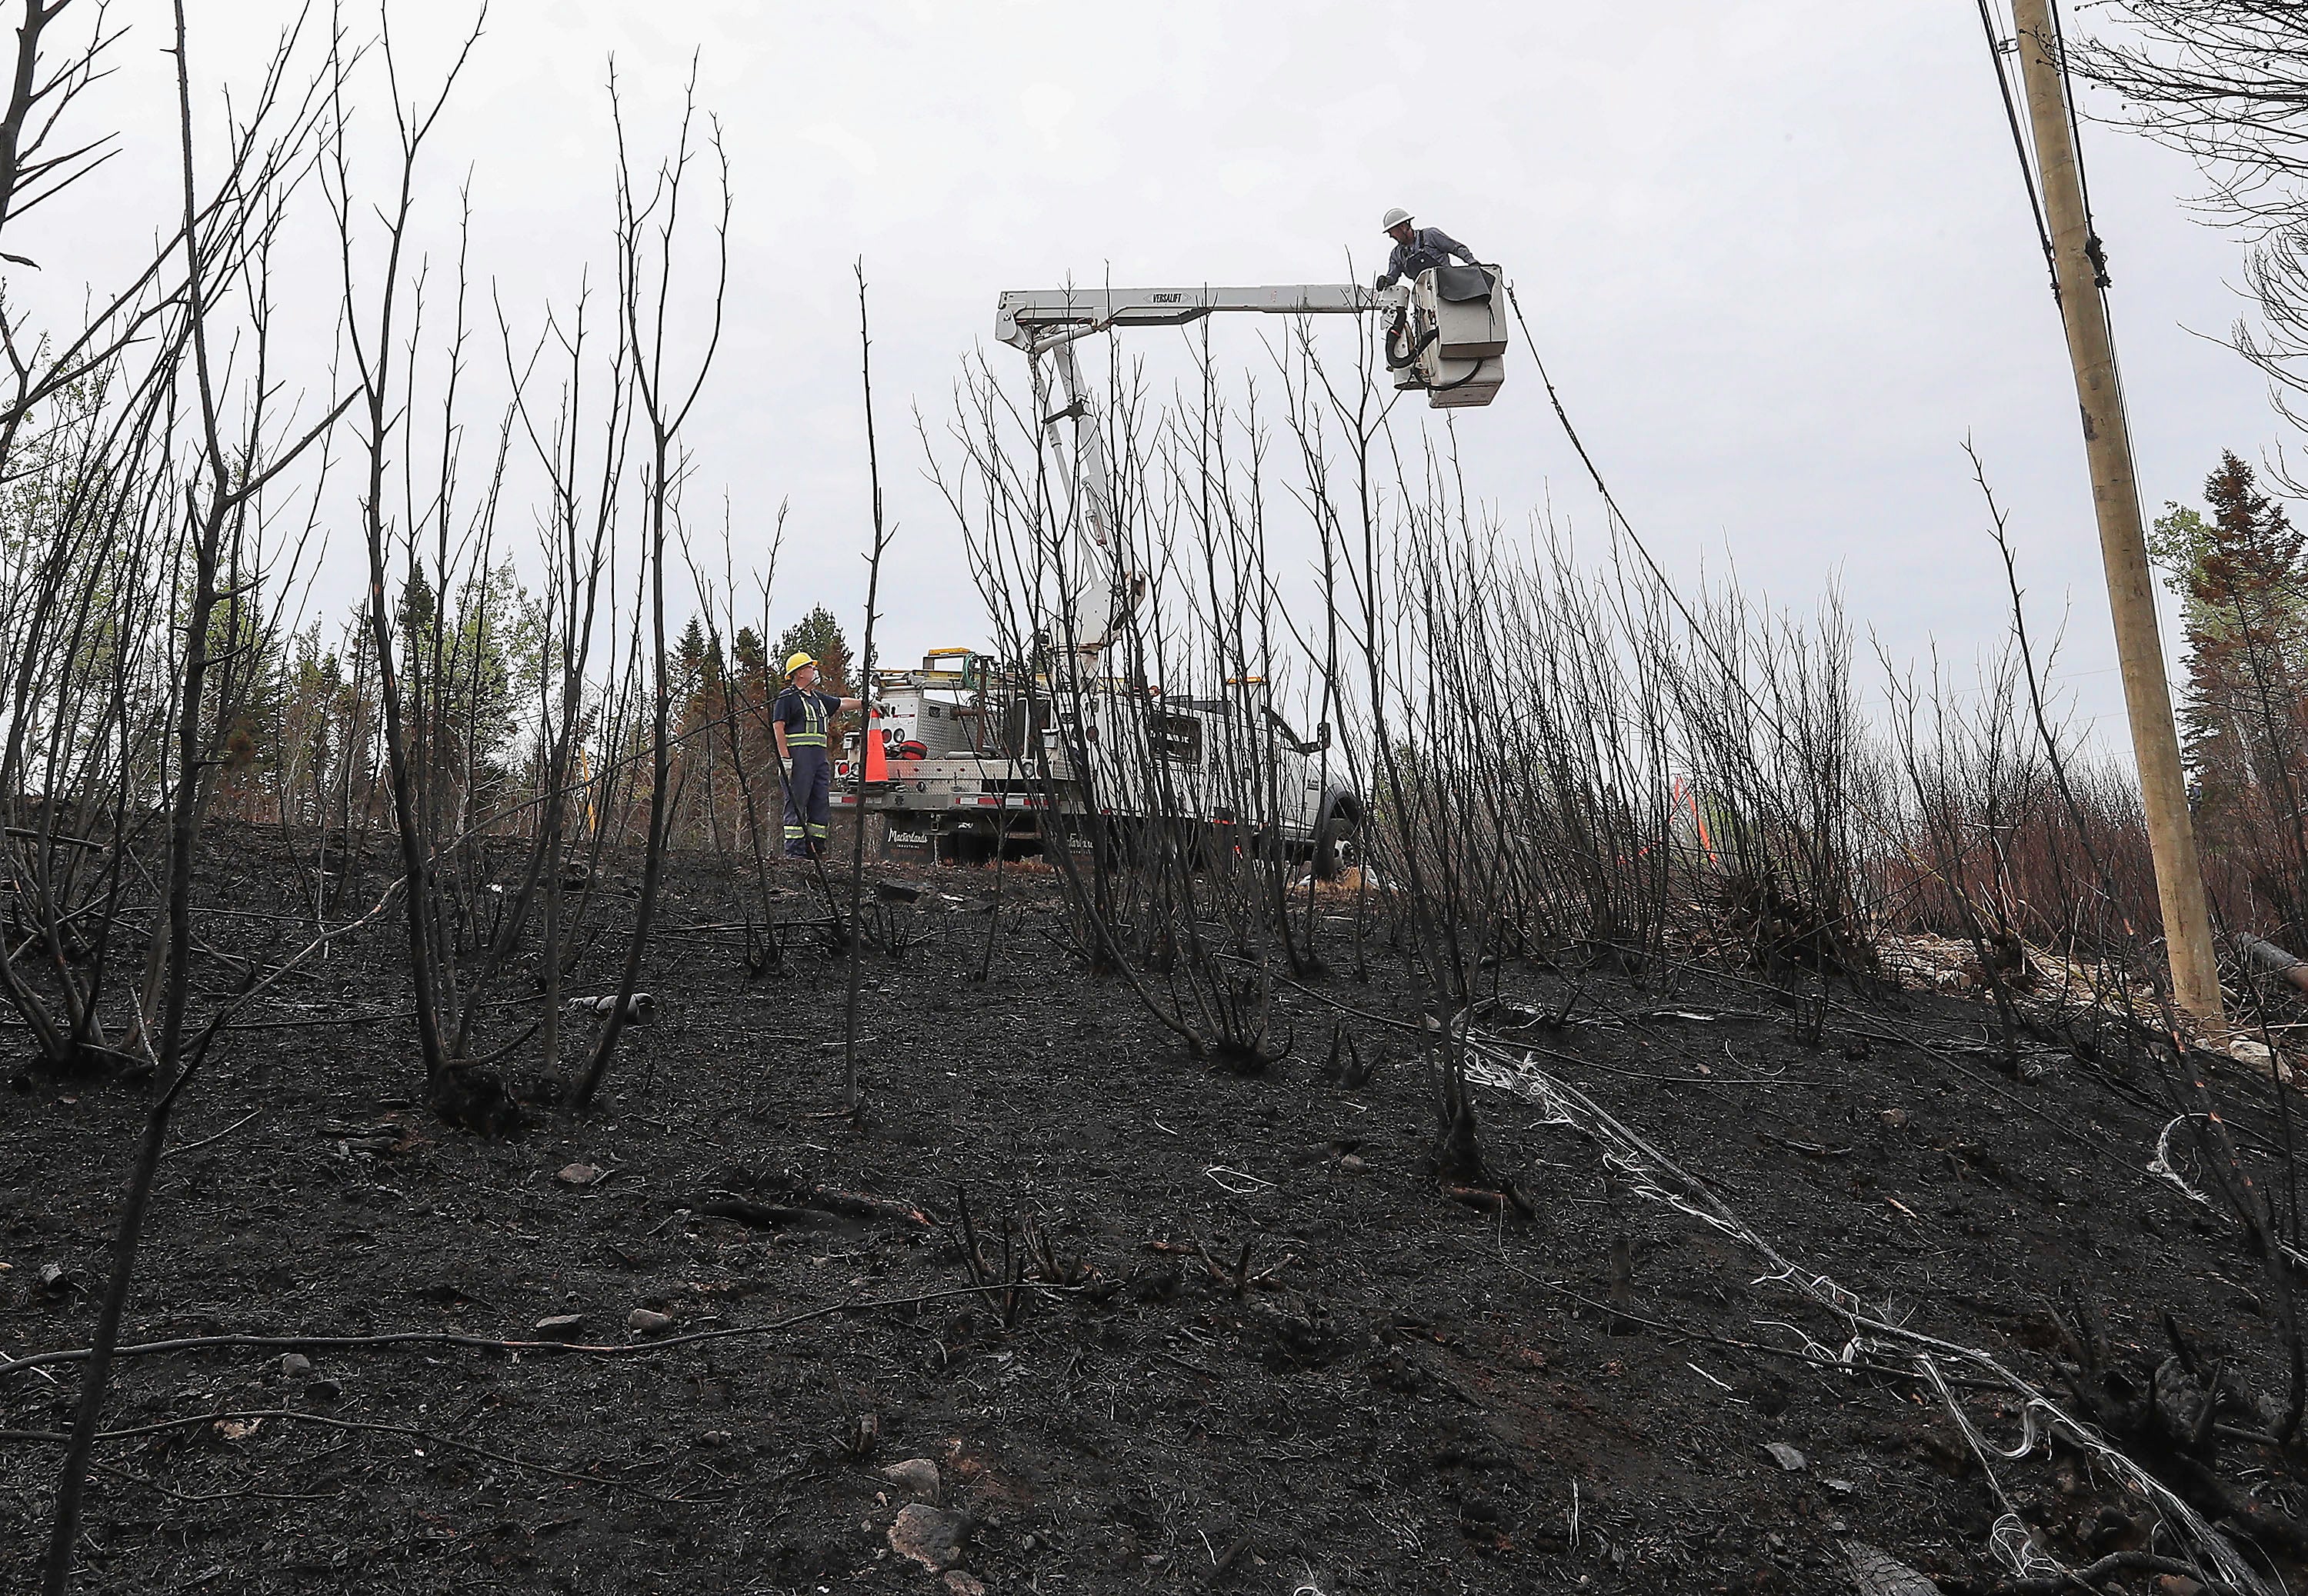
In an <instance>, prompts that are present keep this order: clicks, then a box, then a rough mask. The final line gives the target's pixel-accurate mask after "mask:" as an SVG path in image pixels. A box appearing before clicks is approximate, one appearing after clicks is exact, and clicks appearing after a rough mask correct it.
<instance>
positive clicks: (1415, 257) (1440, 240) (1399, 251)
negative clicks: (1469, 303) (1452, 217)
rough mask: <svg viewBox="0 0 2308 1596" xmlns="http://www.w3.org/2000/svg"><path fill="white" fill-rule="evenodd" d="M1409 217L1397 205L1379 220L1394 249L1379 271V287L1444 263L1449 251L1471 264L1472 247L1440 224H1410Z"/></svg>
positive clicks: (1473, 253)
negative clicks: (1434, 225) (1430, 225)
mask: <svg viewBox="0 0 2308 1596" xmlns="http://www.w3.org/2000/svg"><path fill="white" fill-rule="evenodd" d="M1410 223H1411V215H1410V212H1409V211H1408V210H1404V209H1403V208H1402V207H1401V206H1399V205H1397V206H1396V207H1395V208H1394V209H1393V210H1390V211H1388V212H1387V213H1386V215H1385V217H1384V218H1383V219H1381V221H1380V222H1379V226H1380V227H1382V228H1384V229H1385V230H1386V236H1388V237H1390V238H1391V239H1393V240H1394V253H1392V254H1391V255H1389V256H1388V257H1387V258H1386V270H1384V271H1382V272H1381V273H1380V274H1379V279H1378V286H1379V287H1382V288H1391V287H1394V285H1395V283H1396V281H1397V280H1398V279H1402V278H1406V277H1408V278H1414V279H1415V278H1417V275H1418V274H1419V273H1420V272H1422V271H1432V270H1434V268H1435V267H1437V266H1442V265H1447V264H1448V263H1449V262H1450V260H1451V256H1453V255H1456V256H1457V257H1458V258H1459V259H1460V260H1461V261H1464V262H1467V264H1468V265H1469V266H1472V265H1474V264H1475V252H1474V251H1472V250H1470V249H1468V247H1467V246H1466V245H1463V244H1461V243H1460V242H1459V241H1458V240H1457V239H1456V238H1453V237H1451V235H1450V234H1448V233H1446V232H1444V231H1443V230H1442V228H1440V227H1412V226H1411V225H1410Z"/></svg>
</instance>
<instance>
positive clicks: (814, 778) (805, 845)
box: [786, 748, 833, 859]
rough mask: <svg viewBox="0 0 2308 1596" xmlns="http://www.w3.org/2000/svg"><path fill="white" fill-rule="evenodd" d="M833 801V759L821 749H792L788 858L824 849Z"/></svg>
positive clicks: (787, 800) (788, 809)
mask: <svg viewBox="0 0 2308 1596" xmlns="http://www.w3.org/2000/svg"><path fill="white" fill-rule="evenodd" d="M832 803H833V761H832V760H831V759H828V758H827V757H826V752H825V750H823V749H822V748H797V749H795V750H794V751H793V780H792V781H791V782H789V783H788V784H787V786H786V857H787V858H788V859H806V858H808V857H810V856H811V855H812V854H822V853H823V852H825V839H826V837H828V836H829V835H830V832H829V829H828V828H829V825H830V823H831V818H832V816H831V809H832Z"/></svg>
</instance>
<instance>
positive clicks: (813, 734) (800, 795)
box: [770, 654, 866, 859]
mask: <svg viewBox="0 0 2308 1596" xmlns="http://www.w3.org/2000/svg"><path fill="white" fill-rule="evenodd" d="M865 704H866V700H865V699H845V698H841V697H840V696H838V695H836V694H833V693H830V692H820V691H817V661H816V660H814V659H813V658H811V657H810V656H808V655H807V654H796V655H794V656H792V657H791V658H790V659H788V660H787V661H786V690H785V691H783V692H781V693H779V694H778V701H777V703H776V704H775V705H773V706H772V707H771V712H770V730H771V734H772V735H773V736H775V737H776V738H777V742H778V765H779V768H780V769H781V770H783V771H784V773H785V778H786V857H787V858H788V859H814V858H816V857H818V856H819V855H820V854H823V853H824V852H825V842H826V838H827V837H828V836H830V835H831V820H832V815H831V804H832V802H833V758H832V754H831V751H829V750H828V749H827V747H826V745H825V728H826V723H827V722H829V721H831V719H832V718H833V717H834V716H837V715H840V714H841V713H843V712H844V711H846V710H850V709H862V708H865Z"/></svg>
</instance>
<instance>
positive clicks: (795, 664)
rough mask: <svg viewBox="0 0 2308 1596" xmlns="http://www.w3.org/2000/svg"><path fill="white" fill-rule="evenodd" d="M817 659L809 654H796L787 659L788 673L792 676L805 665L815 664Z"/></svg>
mask: <svg viewBox="0 0 2308 1596" xmlns="http://www.w3.org/2000/svg"><path fill="white" fill-rule="evenodd" d="M816 663H817V661H816V659H815V658H814V657H813V656H810V655H807V654H796V655H794V656H791V657H790V658H788V660H787V661H786V674H787V675H788V676H790V675H792V674H794V673H795V672H796V671H797V670H799V669H801V668H802V666H804V665H815V664H816Z"/></svg>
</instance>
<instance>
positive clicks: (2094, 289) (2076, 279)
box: [2012, 0, 2226, 1037]
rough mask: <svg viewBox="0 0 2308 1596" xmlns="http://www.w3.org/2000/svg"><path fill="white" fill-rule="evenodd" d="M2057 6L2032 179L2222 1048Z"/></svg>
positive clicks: (2193, 965) (2164, 822) (2194, 969)
mask: <svg viewBox="0 0 2308 1596" xmlns="http://www.w3.org/2000/svg"><path fill="white" fill-rule="evenodd" d="M2052 4H2054V0H2013V4H2012V15H2013V20H2014V21H2016V23H2017V24H2018V28H2019V41H2018V42H2019V72H2020V77H2021V80H2022V82H2024V83H2025V84H2026V86H2027V91H2028V122H2029V124H2031V126H2032V128H2033V131H2034V133H2035V140H2036V165H2037V177H2038V180H2039V181H2040V183H2041V184H2042V187H2043V193H2044V209H2045V213H2046V216H2047V219H2048V220H2049V223H2050V227H2051V234H2052V261H2053V270H2054V273H2055V274H2056V277H2057V279H2058V284H2059V300H2060V318H2061V320H2062V321H2063V322H2065V323H2066V325H2067V332H2068V356H2069V358H2070V359H2071V361H2073V363H2074V365H2075V369H2076V398H2077V399H2078V400H2079V401H2080V403H2081V405H2082V408H2083V428H2084V454H2085V457H2086V459H2087V460H2088V462H2089V464H2090V467H2091V480H2092V507H2093V509H2094V511H2096V512H2097V515H2098V518H2099V552H2100V561H2101V563H2102V564H2103V565H2104V566H2106V571H2107V604H2108V609H2109V612H2110V613H2111V614H2112V615H2113V616H2114V622H2115V649H2116V657H2117V658H2118V660H2119V661H2121V663H2122V665H2123V702H2124V708H2125V709H2126V710H2127V711H2129V714H2130V718H2131V750H2132V755H2133V757H2134V758H2135V759H2137V760H2138V761H2139V765H2140V802H2141V803H2142V805H2143V806H2144V807H2145V808H2146V810H2147V811H2148V842H2149V849H2150V851H2151V852H2152V854H2153V855H2154V857H2155V862H2156V895H2157V900H2158V902H2159V903H2160V905H2161V906H2162V908H2163V912H2164V946H2165V950H2166V955H2167V956H2168V957H2169V958H2170V960H2171V965H2172V995H2173V1000H2174V1001H2175V1003H2176V1004H2177V1005H2178V1006H2179V1008H2180V1009H2181V1011H2182V1012H2183V1013H2185V1014H2187V1015H2189V1016H2191V1017H2193V1018H2194V1019H2196V1020H2197V1021H2199V1022H2200V1024H2202V1025H2205V1026H2206V1027H2207V1028H2208V1029H2209V1030H2210V1032H2211V1033H2212V1034H2213V1035H2214V1036H2215V1037H2219V1036H2222V1035H2224V1034H2225V1031H2226V1022H2225V1020H2224V1019H2223V1017H2222V1014H2221V1008H2220V974H2219V965H2218V960H2217V958H2216V957H2214V955H2213V952H2212V925H2211V916H2210V914H2209V910H2208V908H2207V906H2206V904H2205V898H2204V872H2203V869H2202V866H2201V864H2200V862H2199V860H2198V858H2197V854H2196V830H2195V824H2194V822H2193V820H2192V819H2191V818H2190V816H2189V813H2188V789H2187V778H2186V776H2185V774H2184V772H2183V770H2182V768H2181V765H2180V738H2179V733H2178V731H2177V730H2176V728H2175V726H2174V725H2173V721H2172V689H2171V684H2170V682H2168V681H2167V680H2166V677H2165V674H2164V641H2163V638H2162V636H2161V634H2160V632H2159V631H2158V630H2157V622H2156V588H2155V578H2154V576H2153V575H2152V574H2151V573H2150V571H2149V566H2148V547H2147V542H2146V539H2145V538H2144V537H2143V536H2141V532H2140V490H2139V485H2138V484H2137V483H2136V482H2135V480H2134V478H2133V476H2132V465H2131V433H2129V432H2128V431H2127V430H2126V428H2125V425H2124V416H2123V393H2122V392H2121V390H2119V389H2118V387H2117V385H2116V376H2115V343H2114V335H2113V334H2112V333H2111V332H2110V331H2109V329H2108V322H2107V306H2106V302H2105V301H2104V300H2102V298H2101V297H2100V282H2099V279H2100V276H2101V272H2100V267H2099V263H2098V262H2097V261H2096V260H2095V259H2094V258H2093V257H2094V256H2095V255H2096V254H2097V253H2098V251H2097V245H2098V240H2097V238H2095V237H2094V236H2093V234H2092V228H2091V221H2090V219H2089V217H2088V215H2087V214H2086V213H2085V210H2084V194H2083V179H2082V176H2081V172H2080V167H2078V165H2077V157H2076V139H2075V124H2074V123H2073V122H2072V121H2071V119H2070V116H2069V109H2068V95H2067V80H2066V74H2065V73H2063V72H2062V70H2061V67H2060V62H2059V57H2058V45H2057V38H2058V35H2057V34H2056V33H2055V32H2054V29H2053V26H2052V14H2051V6H2052Z"/></svg>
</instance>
